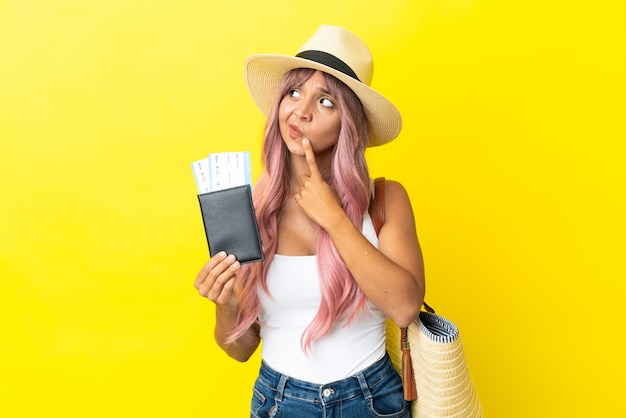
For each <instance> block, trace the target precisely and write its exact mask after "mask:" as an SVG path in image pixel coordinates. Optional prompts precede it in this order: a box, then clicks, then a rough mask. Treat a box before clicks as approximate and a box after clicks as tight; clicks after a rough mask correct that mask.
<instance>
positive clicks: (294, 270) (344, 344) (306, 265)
mask: <svg viewBox="0 0 626 418" xmlns="http://www.w3.org/2000/svg"><path fill="white" fill-rule="evenodd" d="M362 232H363V235H364V236H365V237H366V238H367V239H368V240H369V241H370V242H371V243H372V244H373V245H374V246H376V247H378V238H377V236H376V232H375V230H374V226H373V224H372V220H371V218H370V217H369V215H368V214H366V215H365V217H364V219H363V231H362ZM267 283H268V288H269V291H270V295H271V296H268V295H267V294H266V293H265V292H263V291H262V290H260V291H259V298H260V301H261V306H262V307H261V312H260V314H259V320H260V322H261V339H262V351H261V355H262V357H263V360H264V361H265V362H266V363H267V364H268V365H269V366H270V367H271V368H273V369H274V370H277V371H279V372H281V373H283V374H286V375H288V376H291V377H293V378H296V379H299V380H305V381H308V382H312V383H318V384H326V383H330V382H333V381H336V380H341V379H344V378H346V377H349V376H351V375H353V374H355V373H357V372H358V371H361V370H363V369H365V368H367V367H368V366H370V365H372V364H373V363H375V362H376V361H378V360H379V359H381V358H382V357H383V355H384V354H385V320H386V318H385V315H384V314H383V313H382V312H381V311H380V310H378V309H377V308H376V307H375V306H374V305H373V304H372V303H370V302H369V301H368V302H367V305H366V308H365V309H363V310H361V311H360V312H359V315H358V316H357V317H356V318H355V319H353V320H352V322H351V323H350V325H349V326H346V320H343V321H342V322H339V323H337V324H336V325H335V326H334V327H333V329H332V330H331V332H330V333H329V334H327V335H326V336H324V337H322V338H321V339H319V340H315V341H313V344H312V346H311V350H310V351H309V352H308V353H305V352H304V351H303V350H302V344H301V338H302V333H303V332H304V330H305V328H306V327H307V326H308V325H309V324H310V323H311V321H312V320H313V317H314V316H315V314H316V313H317V310H318V308H319V304H320V300H321V291H320V284H319V278H318V269H317V257H316V256H314V255H312V256H284V255H279V254H276V255H275V256H274V260H273V261H272V264H271V266H270V269H269V271H268V276H267Z"/></svg>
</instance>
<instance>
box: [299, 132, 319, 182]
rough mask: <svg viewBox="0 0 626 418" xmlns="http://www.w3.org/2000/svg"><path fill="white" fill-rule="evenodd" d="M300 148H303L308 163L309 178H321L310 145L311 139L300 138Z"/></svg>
mask: <svg viewBox="0 0 626 418" xmlns="http://www.w3.org/2000/svg"><path fill="white" fill-rule="evenodd" d="M302 148H304V157H305V158H306V162H307V164H308V165H309V171H311V178H322V175H321V174H320V170H319V169H318V168H317V162H316V161H315V153H314V152H313V147H312V146H311V141H309V140H308V139H306V138H303V139H302Z"/></svg>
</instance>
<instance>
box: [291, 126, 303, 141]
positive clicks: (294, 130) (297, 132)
mask: <svg viewBox="0 0 626 418" xmlns="http://www.w3.org/2000/svg"><path fill="white" fill-rule="evenodd" d="M289 136H290V137H291V139H297V138H300V137H301V136H302V129H300V128H299V127H298V126H297V125H294V124H290V125H289Z"/></svg>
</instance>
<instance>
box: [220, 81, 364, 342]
mask: <svg viewBox="0 0 626 418" xmlns="http://www.w3.org/2000/svg"><path fill="white" fill-rule="evenodd" d="M313 73H314V70H310V69H296V70H292V71H290V72H288V73H287V74H286V75H285V77H284V78H283V82H282V84H281V86H280V88H279V90H278V92H277V95H276V98H275V105H274V107H273V109H272V111H271V113H270V115H269V116H268V118H267V124H266V127H265V134H264V141H263V164H264V171H263V172H262V173H261V175H260V177H259V179H258V181H257V182H256V184H255V187H254V192H253V198H254V206H255V212H256V216H257V222H258V225H259V231H260V235H261V242H262V243H263V251H264V255H265V260H264V261H263V262H259V263H253V264H248V265H244V266H243V267H242V268H241V270H240V273H239V279H238V286H237V290H238V292H239V297H240V310H239V318H238V324H237V326H236V328H235V329H234V330H233V332H232V335H231V336H230V341H234V340H236V339H237V338H239V337H240V336H241V335H242V334H243V333H244V332H245V331H246V330H247V329H248V328H249V327H250V326H251V325H252V324H253V323H255V322H256V321H257V317H258V315H259V312H260V310H261V305H260V302H259V298H258V293H257V292H258V289H259V288H260V289H263V291H265V292H266V293H267V294H268V295H269V289H268V287H267V272H268V270H269V267H270V265H271V263H272V260H273V258H274V254H275V253H276V248H277V244H278V237H277V230H278V222H279V218H280V214H281V208H282V205H283V202H284V201H285V199H286V198H287V193H288V185H289V181H290V178H289V176H290V169H289V168H290V167H289V156H288V150H287V147H286V146H285V144H284V142H283V139H282V137H281V134H280V130H279V126H278V107H279V105H280V102H281V100H282V98H283V97H285V95H286V94H287V93H288V91H289V90H290V89H292V88H293V87H295V86H299V85H301V84H302V83H304V82H305V81H306V80H307V79H309V78H310V77H311V76H312V75H313ZM322 74H323V76H324V79H325V81H326V83H327V87H328V89H329V91H330V93H331V94H332V96H333V97H334V98H335V100H336V101H337V104H338V106H339V110H340V113H341V129H340V132H339V140H338V141H337V143H336V145H335V147H334V149H333V156H332V162H331V179H330V185H331V186H332V187H333V188H334V190H335V191H336V193H337V195H338V196H339V200H340V202H341V205H342V207H343V209H344V211H345V212H346V214H347V215H348V217H349V218H350V220H352V222H353V223H354V224H355V225H357V226H359V227H360V226H361V225H362V222H363V215H364V213H365V211H366V210H367V207H368V204H369V199H370V178H369V172H368V168H367V163H366V161H365V149H366V147H367V144H368V140H369V129H368V127H367V121H366V119H365V113H364V111H363V107H362V105H361V102H360V101H359V99H358V98H357V96H356V95H355V94H354V93H353V92H352V90H351V89H350V88H349V87H347V86H346V85H345V84H343V83H342V82H341V81H339V80H338V79H337V78H335V77H333V76H331V75H328V74H326V73H322ZM317 264H318V269H319V275H320V287H321V293H322V297H321V303H320V307H319V310H318V312H317V314H316V315H315V317H314V318H313V321H312V322H311V323H310V324H309V325H308V327H307V328H306V329H305V331H304V333H303V335H302V339H301V343H302V347H303V349H304V350H305V351H308V350H309V349H310V347H311V343H312V341H314V340H316V339H319V338H321V337H323V336H324V335H326V334H328V333H329V332H330V331H331V329H332V327H333V325H334V324H335V323H336V322H337V321H339V320H341V319H343V318H346V317H347V319H348V322H350V321H351V320H352V319H354V317H355V315H356V314H357V312H358V311H359V309H362V308H363V307H364V305H365V296H364V295H363V293H362V292H361V291H360V289H359V287H358V286H357V284H356V282H355V281H354V279H353V278H352V275H351V274H350V271H349V270H348V269H347V267H346V265H345V263H344V262H343V260H342V258H341V256H340V255H339V253H338V251H337V249H336V248H335V245H334V244H333V242H332V240H331V239H330V236H329V235H328V233H327V232H326V231H325V230H323V229H320V231H319V233H318V241H317Z"/></svg>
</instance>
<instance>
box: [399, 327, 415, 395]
mask: <svg viewBox="0 0 626 418" xmlns="http://www.w3.org/2000/svg"><path fill="white" fill-rule="evenodd" d="M400 347H401V349H402V387H403V388H404V399H405V400H407V401H414V400H415V399H417V390H416V389H415V374H414V373H413V363H412V362H411V347H410V346H409V329H408V328H401V329H400Z"/></svg>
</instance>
